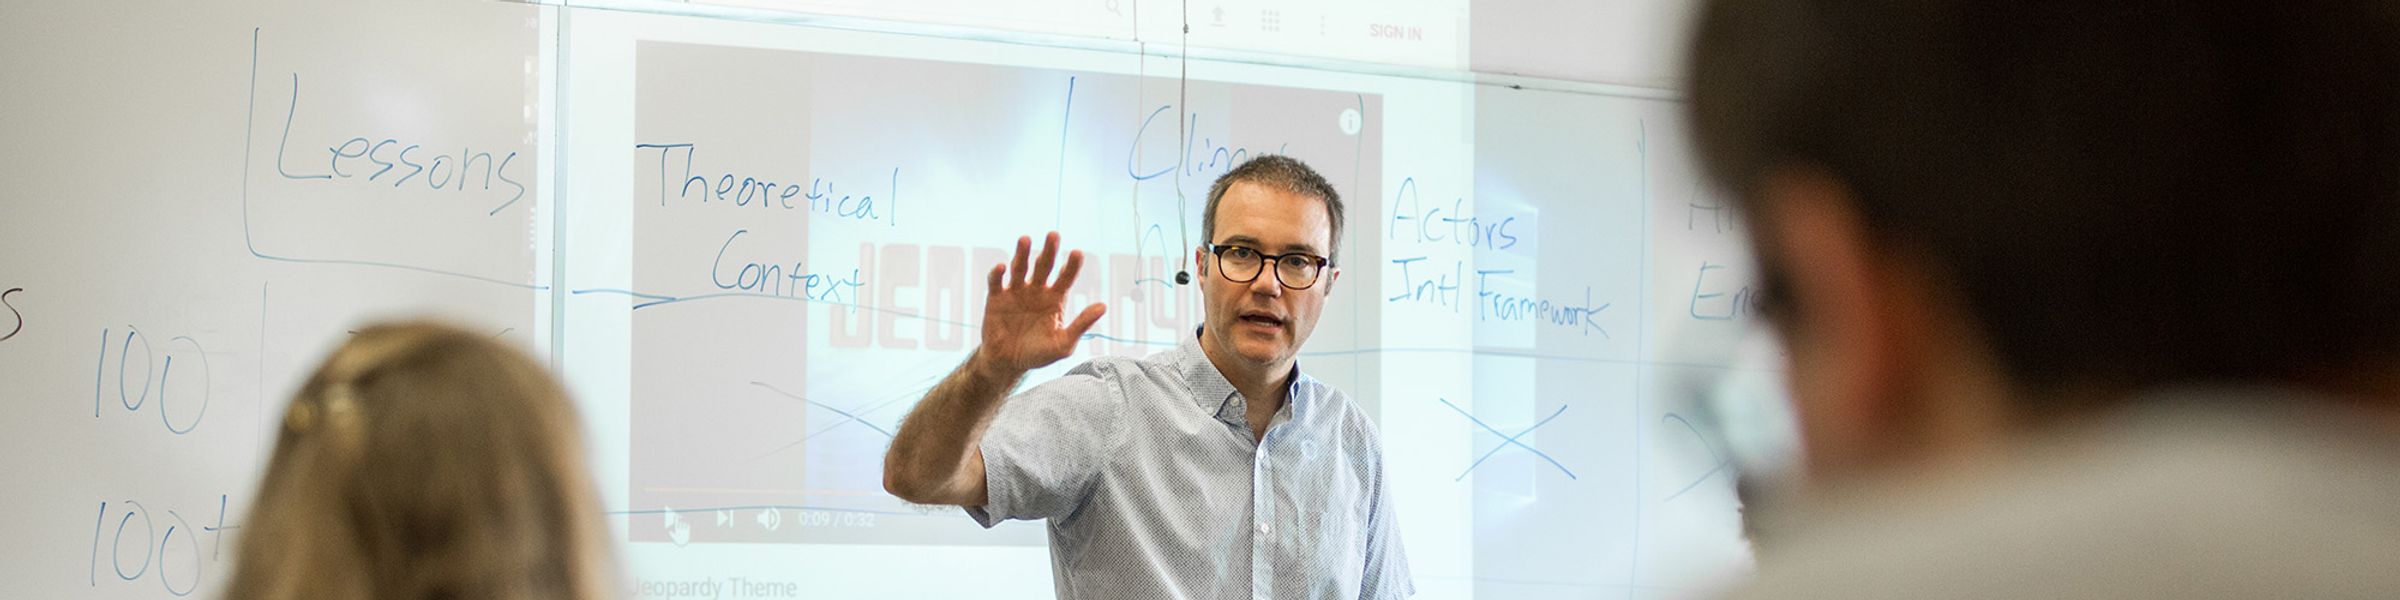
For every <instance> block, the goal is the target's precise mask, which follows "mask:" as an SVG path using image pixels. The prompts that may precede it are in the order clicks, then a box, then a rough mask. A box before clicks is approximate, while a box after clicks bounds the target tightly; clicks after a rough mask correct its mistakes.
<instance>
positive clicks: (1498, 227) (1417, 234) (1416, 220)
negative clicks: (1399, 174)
mask: <svg viewBox="0 0 2400 600" xmlns="http://www.w3.org/2000/svg"><path fill="white" fill-rule="evenodd" d="M1442 208H1443V206H1442V203H1441V201H1439V200H1436V201H1434V202H1433V206H1432V207H1431V208H1427V207H1426V206H1425V203H1424V202H1423V201H1422V200H1420V199H1419V198H1418V197H1417V178H1415V177H1410V178H1406V179H1402V180H1400V191H1399V193H1397V194H1394V195H1393V196H1392V212H1391V215H1392V217H1391V225H1390V226H1389V227H1386V228H1385V233H1384V239H1391V240H1402V241H1406V242H1415V243H1450V244H1457V245H1461V246H1468V247H1474V248H1491V249H1495V250H1507V249H1510V248H1515V247H1517V242H1518V241H1519V240H1518V238H1517V234H1516V232H1517V231H1522V230H1523V229H1512V228H1516V227H1517V217H1516V216H1513V215H1506V216H1498V217H1490V218H1486V217H1479V216H1476V215H1474V214H1471V213H1470V212H1469V211H1468V210H1467V199H1465V198H1455V199H1452V200H1451V201H1450V204H1449V210H1448V211H1444V210H1442Z"/></svg>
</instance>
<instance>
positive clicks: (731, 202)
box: [633, 144, 900, 226]
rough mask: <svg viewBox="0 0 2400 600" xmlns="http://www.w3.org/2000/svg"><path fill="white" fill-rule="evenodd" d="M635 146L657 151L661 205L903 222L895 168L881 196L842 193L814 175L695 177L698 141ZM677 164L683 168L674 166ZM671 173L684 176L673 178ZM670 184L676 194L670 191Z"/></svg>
mask: <svg viewBox="0 0 2400 600" xmlns="http://www.w3.org/2000/svg"><path fill="white" fill-rule="evenodd" d="M633 147H634V149H635V150H636V151H637V152H641V153H649V152H653V151H655V152H657V153H658V205H659V206H667V205H668V204H667V201H668V200H670V199H672V200H698V201H699V204H700V205H702V206H724V207H734V208H749V207H757V208H759V209H762V210H786V211H808V212H810V213H814V214H819V215H826V216H831V217H836V218H839V219H842V220H847V221H880V222H882V223H884V224H885V225H892V226H897V225H899V223H900V168H899V167H893V168H892V171H891V173H890V174H889V176H888V177H886V178H885V181H882V182H879V183H883V184H885V186H886V187H884V189H883V190H882V191H883V196H882V197H881V198H878V197H876V196H875V195H873V194H865V195H860V194H849V193H842V192H840V191H837V190H836V185H835V182H834V181H832V180H828V179H825V178H822V177H817V178H810V179H809V180H808V185H806V186H802V185H800V184H799V183H798V182H799V178H792V179H790V180H784V181H778V180H774V179H767V178H763V177H758V176H755V175H745V174H739V173H731V172H726V173H717V174H715V175H716V176H715V177H714V178H711V177H709V176H708V175H709V174H708V173H702V174H697V175H695V174H693V170H694V168H695V167H694V163H697V162H699V155H700V148H699V146H698V145H697V144H634V146H633ZM678 156H680V157H681V158H680V160H678V158H677V157H678ZM677 165H680V166H681V168H674V167H675V166H677ZM670 173H677V174H679V175H676V176H674V177H670V176H669V174H670ZM676 177H680V179H677V178H676ZM673 182H681V183H680V184H677V183H673ZM670 188H671V189H673V190H675V191H674V193H672V194H670V193H668V191H667V190H669V189H670Z"/></svg>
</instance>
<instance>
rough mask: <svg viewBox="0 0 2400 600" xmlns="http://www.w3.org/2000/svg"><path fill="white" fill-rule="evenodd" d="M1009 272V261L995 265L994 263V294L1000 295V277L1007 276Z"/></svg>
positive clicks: (992, 293) (992, 292)
mask: <svg viewBox="0 0 2400 600" xmlns="http://www.w3.org/2000/svg"><path fill="white" fill-rule="evenodd" d="M1007 274H1008V263H999V264H994V265H992V291H991V295H994V296H998V295H1000V278H1001V277H1003V276H1006V275H1007Z"/></svg>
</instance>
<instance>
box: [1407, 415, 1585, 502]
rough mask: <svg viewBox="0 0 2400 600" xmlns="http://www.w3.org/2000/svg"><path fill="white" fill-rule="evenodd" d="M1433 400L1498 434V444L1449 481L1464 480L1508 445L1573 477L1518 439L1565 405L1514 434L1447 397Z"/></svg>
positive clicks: (1531, 431) (1572, 473) (1551, 416)
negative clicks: (1505, 431) (1507, 432)
mask: <svg viewBox="0 0 2400 600" xmlns="http://www.w3.org/2000/svg"><path fill="white" fill-rule="evenodd" d="M1435 400H1440V401H1441V402H1442V406H1447V407H1450V410H1454V411H1458V414H1459V416H1462V417H1466V418H1467V420H1468V421H1473V422H1475V426H1476V427H1481V428H1483V430H1484V431H1489V432H1492V435H1496V436H1500V445H1498V446H1493V447H1492V449H1491V451H1489V452H1485V453H1483V456H1481V457H1478V458H1476V459H1475V462H1474V464H1470V465H1467V470H1466V471H1464V472H1461V473H1459V474H1458V477H1457V478H1455V479H1451V481H1465V480H1466V479H1467V475H1468V474H1470V473H1474V472H1475V468H1476V467H1480V466H1483V461H1487V460H1491V459H1492V455H1494V454H1499V453H1500V451H1501V450H1507V449H1508V447H1509V446H1516V447H1518V448H1523V449H1525V451H1526V452H1532V453H1533V455H1534V456H1535V457H1537V458H1540V459H1542V460H1543V461H1544V462H1548V463H1550V466H1553V467H1558V472H1560V473H1565V474H1567V478H1568V479H1574V478H1575V472H1574V471H1571V470H1568V469H1567V466H1566V465H1562V464H1559V463H1558V459H1556V458H1552V457H1551V456H1550V454H1549V453H1547V452H1543V451H1541V450H1540V449H1537V448H1534V447H1533V446H1528V445H1525V442H1522V441H1518V440H1519V439H1520V438H1523V437H1525V435H1526V434H1529V433H1533V430H1535V429H1541V428H1542V426H1543V425H1547V424H1549V423H1550V420H1551V419H1556V418H1558V415H1560V414H1562V413H1565V412H1567V405H1564V404H1561V405H1558V410H1554V411H1550V416H1547V417H1542V420H1539V421H1534V422H1533V425H1531V426H1527V427H1526V428H1525V429H1524V430H1522V431H1518V432H1517V434H1516V435H1509V434H1506V433H1502V432H1501V431H1500V429H1499V428H1496V427H1493V426H1491V424H1489V423H1485V422H1483V419H1478V418H1475V413H1471V412H1467V409H1464V408H1459V407H1458V405H1456V404H1451V403H1450V400H1449V399H1448V398H1435Z"/></svg>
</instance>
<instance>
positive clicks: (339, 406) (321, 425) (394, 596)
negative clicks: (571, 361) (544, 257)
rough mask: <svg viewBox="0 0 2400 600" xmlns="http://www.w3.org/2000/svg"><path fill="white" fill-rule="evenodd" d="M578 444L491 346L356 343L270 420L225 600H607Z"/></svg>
mask: <svg viewBox="0 0 2400 600" xmlns="http://www.w3.org/2000/svg"><path fill="white" fill-rule="evenodd" d="M577 431H578V426H577V421H576V415H575V409H574V407H573V406H572V405H571V404H570V402H569V400H568V399H567V395H566V392H565V390H564V389H562V388H561V387H560V385H559V384H558V383H557V382H556V381H555V380H553V379H552V378H551V377H550V375H549V374H548V372H546V371H545V370H544V369H543V368H542V366H541V365H539V364H537V363H535V362H534V361H533V360H532V359H531V358H529V357H527V356H526V355H524V354H523V353H521V352H518V351H516V350H513V349H511V348H509V347H507V346H505V345H503V344H501V343H500V342H497V341H494V340H492V339H489V338H487V337H485V336H483V335H479V334H476V333H471V332H467V331H461V330H458V329H455V328H451V327H446V326H441V325H433V324H426V323H401V324H391V325H381V326H376V327H372V328H368V329H366V330H363V331H360V332H358V334H357V335H356V336H355V337H352V338H351V339H350V340H349V342H348V343H346V344H343V345H342V347H341V348H339V349H337V350H335V351H334V352H333V355H332V356H330V357H328V358H326V360H325V364H324V365H323V366H321V367H319V368H318V369H317V372H316V374H315V375H314V376H312V377H310V378H309V380H308V383H307V384H306V385H304V386H303V387H302V388H301V389H300V393H299V395H298V396H297V397H295V398H293V399H292V403H291V407H290V408H289V409H287V410H286V412H285V413H284V421H283V432H282V435H281V436H280V437H279V438H278V439H277V440H276V442H275V454H274V457H273V458H272V459H271V460H270V462H269V463H268V466H267V473H266V478H265V481H264V482H263V483H262V484H261V485H260V489H259V495H258V497H257V501H256V503H255V505H254V506H253V507H252V509H251V516H250V518H249V520H248V521H247V522H245V523H244V526H243V535H242V538H241V550H240V556H239V562H237V563H236V564H235V571H236V572H235V574H234V576H233V580H232V584H231V586H230V587H229V588H228V590H227V594H226V597H227V598H238V599H241V600H317V599H325V598H344V599H352V598H355V599H391V600H419V599H432V598H442V599H452V600H482V599H498V598H507V599H525V600H535V599H558V600H585V599H596V598H607V597H613V596H614V595H615V592H616V589H615V587H614V582H615V579H614V576H613V575H610V573H612V572H613V567H612V564H613V561H612V560H611V558H610V556H609V553H608V551H607V550H606V548H607V540H608V533H607V530H606V528H605V525H604V524H603V523H602V521H601V515H600V512H599V508H598V504H597V500H595V498H594V496H593V491H592V485H591V482H590V480H589V478H588V477H587V475H586V474H585V472H584V468H585V466H584V462H583V452H582V440H581V438H580V435H579V434H578V433H577Z"/></svg>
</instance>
